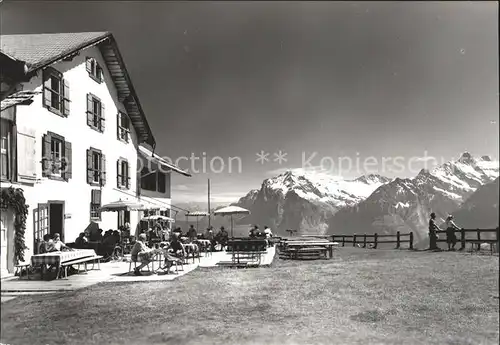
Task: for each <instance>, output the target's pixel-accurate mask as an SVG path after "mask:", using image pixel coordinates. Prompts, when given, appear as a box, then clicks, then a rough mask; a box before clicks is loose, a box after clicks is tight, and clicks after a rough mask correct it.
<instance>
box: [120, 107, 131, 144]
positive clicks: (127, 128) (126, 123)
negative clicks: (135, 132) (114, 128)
mask: <svg viewBox="0 0 500 345" xmlns="http://www.w3.org/2000/svg"><path fill="white" fill-rule="evenodd" d="M122 127H124V128H125V131H126V134H125V141H126V142H127V143H128V141H129V139H130V123H129V118H128V115H125V114H123V123H122Z"/></svg>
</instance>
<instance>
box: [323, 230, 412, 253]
mask: <svg viewBox="0 0 500 345" xmlns="http://www.w3.org/2000/svg"><path fill="white" fill-rule="evenodd" d="M401 237H409V238H408V239H401ZM331 238H332V242H336V241H338V242H342V247H345V244H346V243H352V246H353V247H356V244H362V245H363V248H366V245H367V244H373V248H375V249H376V248H377V246H378V245H379V244H385V243H395V244H396V249H399V248H400V247H401V243H409V248H410V249H413V239H414V237H413V232H410V233H404V234H402V233H400V232H399V231H398V232H397V233H396V234H395V235H385V234H384V235H379V234H376V233H375V234H363V235H332V236H331ZM369 238H373V240H369ZM380 238H390V240H380Z"/></svg>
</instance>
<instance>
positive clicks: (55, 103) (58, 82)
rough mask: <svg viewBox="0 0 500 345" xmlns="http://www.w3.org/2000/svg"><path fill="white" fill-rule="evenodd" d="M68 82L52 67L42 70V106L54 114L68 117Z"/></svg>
mask: <svg viewBox="0 0 500 345" xmlns="http://www.w3.org/2000/svg"><path fill="white" fill-rule="evenodd" d="M69 97H70V96H69V82H68V81H67V80H66V79H64V78H63V74H62V73H61V72H59V71H57V70H56V69H54V68H52V67H48V68H46V69H44V70H43V106H44V107H45V108H47V109H48V110H49V111H51V112H53V113H54V114H57V115H61V116H68V115H69V112H70V98H69Z"/></svg>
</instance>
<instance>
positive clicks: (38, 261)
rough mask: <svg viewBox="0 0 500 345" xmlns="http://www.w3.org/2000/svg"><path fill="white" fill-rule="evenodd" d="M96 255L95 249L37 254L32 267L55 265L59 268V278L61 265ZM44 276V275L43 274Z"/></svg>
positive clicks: (33, 257) (32, 259) (32, 258)
mask: <svg viewBox="0 0 500 345" xmlns="http://www.w3.org/2000/svg"><path fill="white" fill-rule="evenodd" d="M94 256H96V253H95V251H94V249H75V250H71V251H62V252H59V251H57V252H50V253H44V254H37V255H33V256H32V257H31V265H32V266H33V267H36V266H42V272H43V267H44V266H45V265H53V266H56V267H57V276H59V270H60V268H61V264H64V263H65V262H68V261H73V260H78V259H83V258H86V257H94ZM42 274H43V273H42Z"/></svg>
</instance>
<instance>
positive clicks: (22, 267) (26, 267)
mask: <svg viewBox="0 0 500 345" xmlns="http://www.w3.org/2000/svg"><path fill="white" fill-rule="evenodd" d="M14 267H15V268H16V272H15V273H14V274H15V275H17V274H18V273H19V279H21V278H22V276H23V271H26V278H27V279H28V280H29V279H30V268H31V264H30V263H29V262H23V261H22V262H19V263H18V264H17V265H15V266H14Z"/></svg>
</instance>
